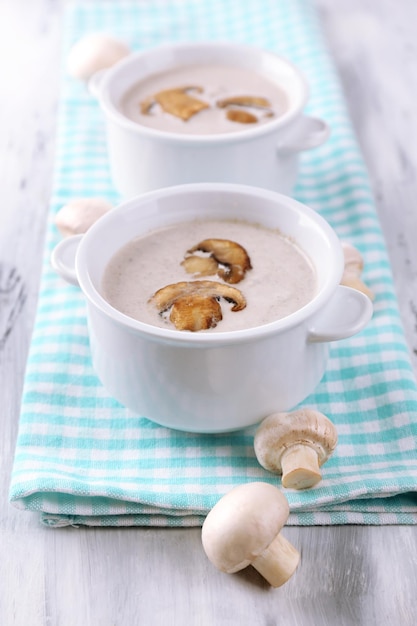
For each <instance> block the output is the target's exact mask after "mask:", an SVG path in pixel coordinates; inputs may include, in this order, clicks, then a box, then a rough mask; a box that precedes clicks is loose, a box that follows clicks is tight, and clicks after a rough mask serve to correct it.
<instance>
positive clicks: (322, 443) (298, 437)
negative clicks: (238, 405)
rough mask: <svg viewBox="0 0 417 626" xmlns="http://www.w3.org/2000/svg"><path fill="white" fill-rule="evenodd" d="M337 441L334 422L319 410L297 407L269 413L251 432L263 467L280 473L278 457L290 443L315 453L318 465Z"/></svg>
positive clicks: (279, 459)
mask: <svg viewBox="0 0 417 626" xmlns="http://www.w3.org/2000/svg"><path fill="white" fill-rule="evenodd" d="M336 444H337V430H336V428H335V426H334V424H333V423H332V422H331V421H330V420H329V419H328V418H327V417H326V416H325V415H323V413H320V411H315V410H313V409H299V410H298V411H293V412H292V413H273V414H272V415H269V416H268V417H267V418H265V419H264V420H263V421H262V422H261V424H260V426H258V429H257V431H256V433H255V439H254V448H255V454H256V457H257V459H258V461H259V463H260V464H261V465H262V467H264V468H265V469H266V470H268V471H271V472H278V473H282V466H281V457H282V455H283V453H284V452H285V451H286V450H288V448H290V447H292V446H294V445H305V446H309V447H310V448H313V449H314V450H315V451H316V452H317V456H318V463H319V466H321V465H323V463H324V462H325V461H326V460H327V459H328V458H329V456H330V455H331V453H332V452H333V450H334V449H335V447H336Z"/></svg>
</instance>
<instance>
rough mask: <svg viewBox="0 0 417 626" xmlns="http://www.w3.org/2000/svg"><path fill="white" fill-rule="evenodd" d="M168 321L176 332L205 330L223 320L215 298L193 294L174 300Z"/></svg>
mask: <svg viewBox="0 0 417 626" xmlns="http://www.w3.org/2000/svg"><path fill="white" fill-rule="evenodd" d="M169 319H170V320H171V322H172V323H173V324H174V326H175V328H176V329H177V330H192V331H195V332H196V331H199V330H207V329H208V328H214V327H215V326H217V324H218V323H219V322H220V321H221V320H222V319H223V315H222V308H221V306H220V303H219V301H218V300H217V299H216V298H214V297H213V298H208V297H207V296H200V295H198V294H193V295H191V296H183V297H182V298H178V300H175V302H174V304H173V305H172V309H171V314H170V316H169Z"/></svg>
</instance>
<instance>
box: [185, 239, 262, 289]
mask: <svg viewBox="0 0 417 626" xmlns="http://www.w3.org/2000/svg"><path fill="white" fill-rule="evenodd" d="M197 251H200V252H208V253H210V255H211V257H212V258H213V259H214V260H215V261H216V262H217V263H218V264H221V265H224V266H225V267H220V268H218V269H217V274H218V276H220V278H223V280H224V281H225V282H226V283H229V284H232V285H233V284H236V283H239V282H240V281H241V280H242V279H243V278H244V277H245V273H246V271H247V270H250V269H252V265H251V262H250V258H249V255H248V253H247V252H246V250H245V248H244V247H243V246H241V245H240V244H238V243H236V242H235V241H230V240H229V239H204V241H200V243H198V244H197V245H196V246H194V247H193V248H190V250H188V251H187V252H188V253H189V254H192V253H193V252H197ZM187 258H190V257H187ZM209 258H210V257H209ZM186 260H187V259H186ZM184 266H185V269H186V270H187V271H189V270H188V269H187V265H186V264H184Z"/></svg>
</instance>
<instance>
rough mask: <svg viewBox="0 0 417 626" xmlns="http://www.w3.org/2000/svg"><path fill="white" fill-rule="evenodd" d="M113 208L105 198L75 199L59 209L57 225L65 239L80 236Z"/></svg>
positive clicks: (56, 219) (56, 218) (56, 217)
mask: <svg viewBox="0 0 417 626" xmlns="http://www.w3.org/2000/svg"><path fill="white" fill-rule="evenodd" d="M112 208H113V205H112V204H110V202H107V200H104V198H74V199H73V200H70V201H69V202H67V204H64V206H63V207H61V208H60V209H59V211H58V212H57V214H56V215H55V224H56V227H57V228H58V230H59V231H60V233H61V234H62V235H63V236H64V237H69V236H71V235H80V234H83V233H85V232H87V230H88V229H89V228H90V226H92V225H93V224H94V222H96V221H97V220H98V219H99V217H101V216H102V215H104V214H105V213H107V211H110V209H112Z"/></svg>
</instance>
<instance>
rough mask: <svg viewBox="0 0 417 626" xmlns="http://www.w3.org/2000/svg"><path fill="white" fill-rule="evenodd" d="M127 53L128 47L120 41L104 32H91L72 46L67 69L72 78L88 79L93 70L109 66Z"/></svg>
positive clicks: (96, 70)
mask: <svg viewBox="0 0 417 626" xmlns="http://www.w3.org/2000/svg"><path fill="white" fill-rule="evenodd" d="M128 54H130V49H129V47H128V46H127V45H126V44H125V43H123V42H122V41H119V40H117V39H114V38H113V37H111V36H109V35H106V34H104V33H91V34H89V35H86V36H85V37H82V38H81V39H79V40H78V41H77V42H76V43H75V44H74V45H73V46H72V48H71V50H70V51H69V54H68V58H67V69H68V72H69V74H70V75H71V76H73V77H74V78H79V79H80V80H88V79H89V78H91V76H92V75H93V74H94V73H95V72H98V71H99V70H103V69H106V68H108V67H111V66H112V65H114V64H115V63H117V61H120V59H122V58H123V57H125V56H127V55H128Z"/></svg>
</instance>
